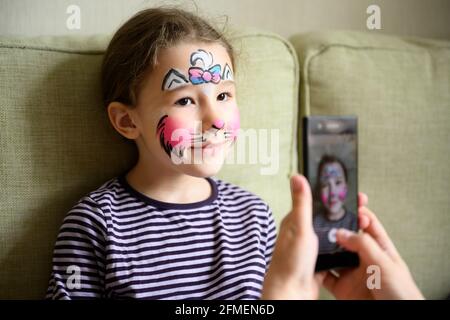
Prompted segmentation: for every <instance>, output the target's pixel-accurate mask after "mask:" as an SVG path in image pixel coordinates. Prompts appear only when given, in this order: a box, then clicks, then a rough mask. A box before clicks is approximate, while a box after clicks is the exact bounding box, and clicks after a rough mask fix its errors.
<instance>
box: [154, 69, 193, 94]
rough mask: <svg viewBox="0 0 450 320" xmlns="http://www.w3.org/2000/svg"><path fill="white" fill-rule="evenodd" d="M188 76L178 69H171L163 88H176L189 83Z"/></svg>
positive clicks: (165, 78)
mask: <svg viewBox="0 0 450 320" xmlns="http://www.w3.org/2000/svg"><path fill="white" fill-rule="evenodd" d="M188 83H189V82H188V80H187V79H186V77H185V76H184V75H183V74H182V73H181V72H180V71H178V70H175V69H170V70H169V72H167V74H166V76H165V77H164V80H163V83H162V88H161V89H162V90H174V89H176V88H178V87H182V86H185V85H186V84H188Z"/></svg>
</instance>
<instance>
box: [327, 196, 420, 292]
mask: <svg viewBox="0 0 450 320" xmlns="http://www.w3.org/2000/svg"><path fill="white" fill-rule="evenodd" d="M360 198H361V196H360ZM362 200H363V202H364V199H362ZM366 200H367V199H366ZM360 201H361V199H360ZM365 204H367V201H366V202H365ZM358 218H359V225H360V228H361V229H362V230H363V232H362V233H355V232H352V231H349V230H345V229H339V230H338V231H337V233H336V240H337V242H338V243H339V245H341V246H342V247H343V248H345V249H346V250H349V251H353V252H356V253H358V255H359V258H360V265H359V267H357V268H354V269H345V270H341V271H339V277H336V276H335V275H333V274H332V273H331V272H328V273H327V274H326V276H325V279H324V281H323V284H324V286H325V287H326V288H327V289H328V290H329V291H330V292H331V293H332V294H333V295H334V296H335V297H336V298H337V299H377V300H378V299H382V300H386V299H423V298H424V297H423V295H422V293H421V292H420V291H419V289H418V288H417V286H416V284H415V282H414V280H413V278H412V276H411V273H410V271H409V269H408V266H407V265H406V263H405V262H404V261H403V259H402V258H401V257H400V254H399V253H398V252H397V249H396V248H395V246H394V244H393V243H392V241H391V239H390V238H389V236H388V234H387V232H386V231H385V229H384V228H383V226H382V224H381V223H380V221H379V220H378V219H377V217H376V216H375V214H373V212H371V211H370V210H369V209H368V208H367V207H365V206H361V207H360V208H359V210H358ZM369 266H375V267H374V268H375V269H374V270H379V271H380V274H379V277H380V278H379V280H380V282H379V284H380V286H379V288H373V289H369V285H368V277H369V274H368V272H367V271H368V267H369Z"/></svg>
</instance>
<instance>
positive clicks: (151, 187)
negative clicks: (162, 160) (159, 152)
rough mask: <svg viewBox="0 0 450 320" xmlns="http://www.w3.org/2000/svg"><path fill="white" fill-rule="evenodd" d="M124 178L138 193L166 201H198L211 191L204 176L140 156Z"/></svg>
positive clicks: (204, 198) (206, 196)
mask: <svg viewBox="0 0 450 320" xmlns="http://www.w3.org/2000/svg"><path fill="white" fill-rule="evenodd" d="M126 180H127V182H128V184H130V186H132V187H133V188H134V189H135V190H137V191H139V192H140V193H142V194H144V195H146V196H148V197H150V198H152V199H155V200H158V201H162V202H168V203H193V202H199V201H203V200H206V199H207V198H208V197H209V196H210V195H211V192H212V190H211V186H210V184H209V183H208V181H207V180H206V179H205V178H199V177H193V176H190V175H187V174H184V173H182V172H178V171H176V170H173V168H170V167H166V166H164V165H162V164H156V163H155V161H150V159H143V157H141V156H139V160H138V163H137V164H136V165H135V166H134V167H133V169H131V170H130V171H129V172H128V174H127V175H126Z"/></svg>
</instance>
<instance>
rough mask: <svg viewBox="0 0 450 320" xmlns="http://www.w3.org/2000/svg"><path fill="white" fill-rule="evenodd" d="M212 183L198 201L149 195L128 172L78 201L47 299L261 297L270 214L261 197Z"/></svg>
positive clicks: (272, 234) (62, 235) (58, 249)
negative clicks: (174, 200) (131, 181)
mask: <svg viewBox="0 0 450 320" xmlns="http://www.w3.org/2000/svg"><path fill="white" fill-rule="evenodd" d="M207 180H208V182H209V184H210V186H211V195H210V196H209V197H208V198H207V199H205V200H203V201H199V202H195V203H185V204H174V203H167V202H161V201H158V200H155V199H152V198H149V197H148V196H146V195H144V194H142V193H140V192H139V191H137V190H136V189H134V188H133V187H132V186H131V185H130V184H129V183H128V181H127V180H126V177H125V175H121V176H120V177H118V178H115V179H112V180H110V181H107V182H106V183H105V184H103V185H102V186H100V187H99V188H98V189H97V190H94V191H92V192H90V193H89V194H88V195H86V196H85V197H83V198H82V199H80V201H79V202H78V203H77V204H76V205H75V206H74V207H73V208H72V209H71V210H70V212H69V213H68V214H67V216H66V217H65V219H64V222H63V224H62V226H61V228H60V230H59V234H58V238H57V241H56V245H55V250H54V253H53V263H52V273H51V277H50V281H49V287H48V290H47V296H46V297H47V298H49V299H64V300H67V299H88V298H113V299H130V298H131V299H159V300H167V299H169V300H180V299H183V300H184V299H201V300H210V299H220V300H224V299H227V300H249V299H250V300H254V299H259V298H260V296H261V290H262V283H263V280H264V275H265V273H266V271H267V269H268V266H269V264H270V260H271V257H272V252H273V247H274V244H275V238H276V229H275V222H274V220H273V216H272V213H271V211H270V209H269V207H268V206H267V204H266V203H265V202H264V201H262V200H261V199H260V198H259V197H257V196H256V195H254V194H252V193H250V192H248V191H246V190H243V189H242V188H240V187H238V186H235V185H232V184H229V183H227V182H224V181H222V180H218V179H212V178H208V179H207ZM76 276H78V277H79V281H76V280H75V277H76Z"/></svg>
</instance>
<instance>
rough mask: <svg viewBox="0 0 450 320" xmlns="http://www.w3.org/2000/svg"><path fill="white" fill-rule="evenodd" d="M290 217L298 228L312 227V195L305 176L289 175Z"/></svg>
mask: <svg viewBox="0 0 450 320" xmlns="http://www.w3.org/2000/svg"><path fill="white" fill-rule="evenodd" d="M291 196H292V212H291V214H292V219H293V221H294V222H295V224H296V225H297V227H298V228H299V229H300V230H303V231H304V230H308V228H312V195H311V188H310V187H309V183H308V181H307V180H306V178H305V177H304V176H302V175H298V174H296V175H294V176H292V177H291Z"/></svg>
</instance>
